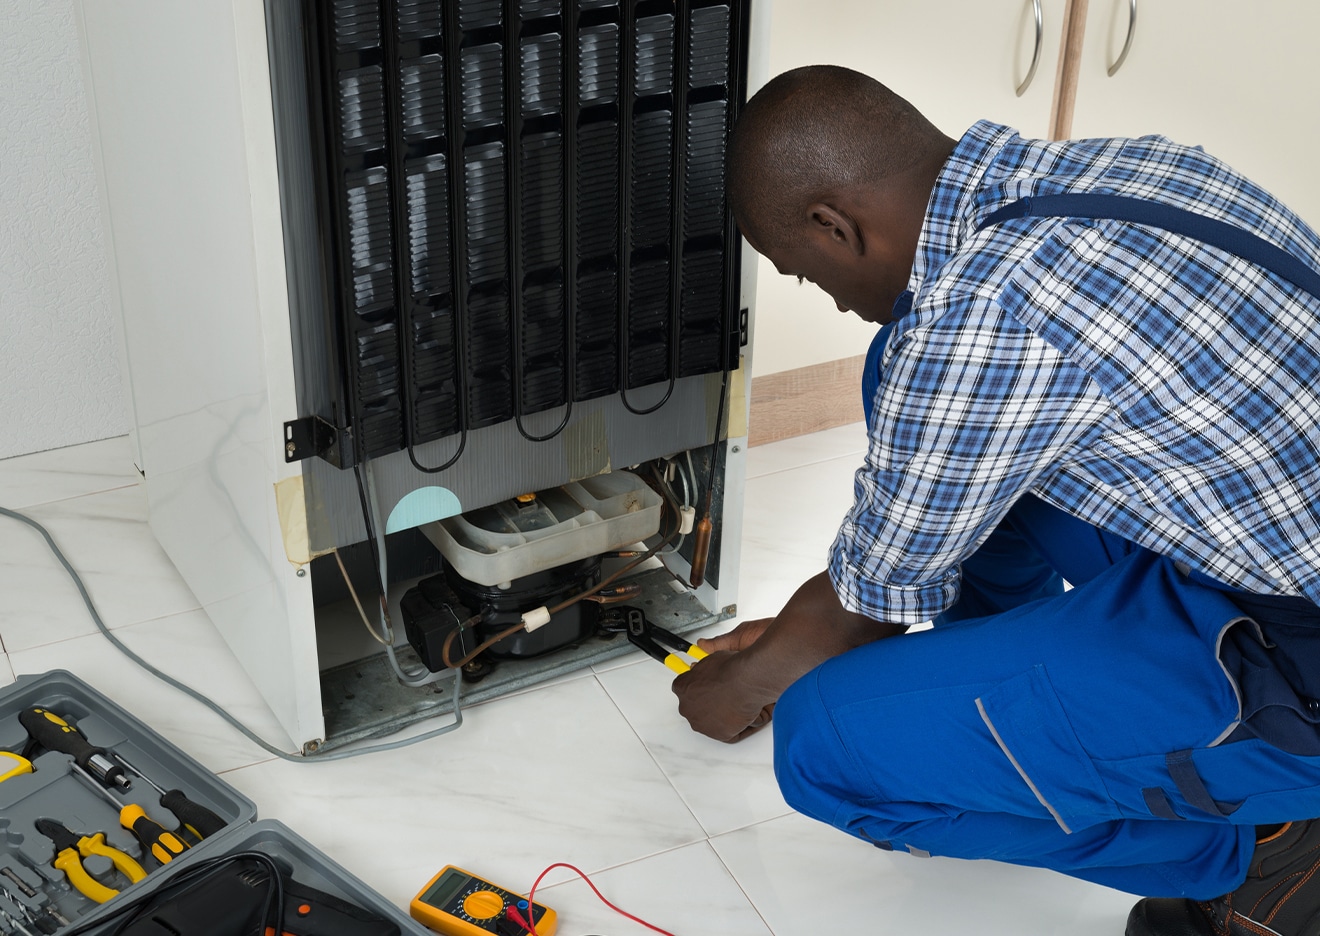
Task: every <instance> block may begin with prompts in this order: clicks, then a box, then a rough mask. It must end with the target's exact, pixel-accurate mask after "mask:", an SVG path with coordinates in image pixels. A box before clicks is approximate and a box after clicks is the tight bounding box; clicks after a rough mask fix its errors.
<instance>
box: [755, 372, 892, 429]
mask: <svg viewBox="0 0 1320 936" xmlns="http://www.w3.org/2000/svg"><path fill="white" fill-rule="evenodd" d="M865 362H866V355H864V354H859V355H857V356H856V357H850V358H842V359H840V360H837V361H826V362H825V363H823V364H812V365H810V366H809V367H798V368H795V369H793V370H787V371H780V372H778V373H776V374H766V375H764V376H762V377H753V378H752V404H751V413H750V417H749V423H748V427H747V428H748V437H747V444H748V445H749V446H750V445H763V444H765V443H766V442H777V441H778V440H780V439H791V438H792V437H793V436H799V435H805V434H807V433H808V432H820V431H821V430H822V429H831V428H833V427H834V426H844V425H847V424H848V423H855V422H860V421H861V420H862V419H864V418H865V414H864V413H863V412H862V389H861V388H862V367H863V365H864V364H865Z"/></svg>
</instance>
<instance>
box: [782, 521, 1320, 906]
mask: <svg viewBox="0 0 1320 936" xmlns="http://www.w3.org/2000/svg"><path fill="white" fill-rule="evenodd" d="M963 572H964V577H963V591H962V596H961V599H960V601H959V602H958V604H957V605H955V606H954V607H953V608H951V609H950V610H949V611H948V612H946V613H945V614H944V615H942V616H941V617H940V618H938V619H937V620H936V622H935V623H936V627H935V628H934V629H933V630H928V631H922V632H916V633H909V634H905V635H903V636H900V637H894V638H890V639H887V640H880V641H877V642H875V643H873V644H869V645H867V646H864V647H860V648H858V649H856V650H853V651H851V652H849V653H846V654H843V655H842V656H839V657H836V658H834V659H832V660H829V661H827V662H826V663H824V664H822V665H821V666H819V667H817V668H816V669H814V670H812V671H811V672H810V673H808V674H807V675H806V676H804V677H803V678H802V679H800V680H798V681H797V682H796V683H795V684H793V685H792V686H791V687H790V688H789V689H788V691H787V692H785V693H784V695H783V697H782V698H781V700H780V702H779V704H778V706H777V708H776V710H775V716H774V736H775V773H776V776H777V778H778V780H779V785H780V788H781V789H782V791H783V794H784V796H785V798H786V799H787V801H788V802H789V804H790V805H792V806H793V807H794V808H795V809H797V810H799V811H800V812H803V813H805V814H807V815H809V816H812V817H814V818H816V819H819V820H821V821H823V822H827V823H830V824H832V825H834V826H836V827H838V828H840V829H842V830H844V831H846V832H849V833H851V834H853V835H855V836H858V837H860V838H863V839H865V840H867V841H870V842H872V843H874V844H875V845H877V846H878V847H881V848H892V849H896V850H905V851H909V852H911V853H913V854H915V855H926V854H930V855H944V856H950V857H959V858H991V859H996V860H1000V861H1006V862H1012V863H1015V864H1022V865H1030V866H1035V867H1045V868H1052V869H1054V870H1056V871H1060V872H1063V873H1065V874H1069V875H1073V876H1075V877H1079V878H1082V879H1084V880H1088V881H1094V882H1097V883H1100V884H1104V885H1107V886H1110V887H1115V888H1119V889H1122V890H1125V891H1129V892H1131V893H1134V894H1141V895H1145V896H1166V897H1173V896H1183V897H1191V898H1194V899H1209V898H1212V897H1216V896H1218V895H1221V894H1224V893H1227V892H1229V891H1231V890H1233V889H1234V888H1236V887H1237V886H1238V885H1239V884H1241V883H1242V881H1243V879H1244V877H1245V875H1246V870H1247V864H1248V861H1249V860H1250V858H1251V854H1252V851H1253V848H1254V843H1255V831H1256V829H1255V827H1256V825H1257V824H1258V823H1275V822H1284V821H1288V820H1292V819H1303V818H1311V817H1316V816H1320V756H1317V755H1320V733H1316V734H1315V737H1314V739H1312V741H1310V742H1305V743H1301V744H1300V746H1294V747H1296V750H1294V751H1293V752H1292V753H1289V752H1288V751H1286V750H1284V749H1283V747H1280V746H1278V745H1276V744H1271V743H1268V742H1266V741H1264V740H1262V739H1261V738H1260V737H1256V736H1253V735H1252V734H1251V733H1250V732H1249V731H1245V730H1244V726H1243V724H1242V722H1243V719H1244V712H1243V707H1242V699H1241V696H1240V689H1239V686H1240V684H1241V683H1244V682H1251V681H1252V678H1253V677H1252V676H1251V675H1250V673H1248V674H1247V675H1246V676H1243V675H1242V669H1243V668H1247V669H1250V667H1251V666H1252V665H1253V664H1252V663H1251V662H1250V661H1251V660H1254V659H1257V657H1259V658H1260V659H1261V660H1263V661H1264V662H1265V664H1266V665H1267V666H1269V665H1270V664H1269V660H1268V659H1267V657H1268V653H1273V652H1276V651H1274V650H1273V649H1269V650H1266V649H1263V648H1273V647H1274V645H1273V644H1271V643H1270V641H1269V640H1268V639H1267V638H1265V637H1264V636H1263V635H1262V633H1261V631H1260V629H1259V628H1258V627H1257V626H1256V624H1254V623H1253V622H1252V621H1251V620H1250V619H1248V618H1247V617H1246V616H1245V615H1244V612H1243V610H1242V609H1241V607H1239V605H1238V604H1236V603H1235V602H1234V600H1233V594H1232V593H1231V591H1228V590H1225V589H1224V588H1223V587H1222V586H1215V585H1214V584H1213V583H1207V582H1205V581H1203V580H1200V579H1198V577H1197V576H1195V575H1194V574H1192V575H1189V574H1185V570H1183V569H1180V567H1177V566H1176V565H1175V564H1174V563H1173V562H1172V561H1170V560H1168V559H1166V558H1164V557H1161V556H1158V555H1155V554H1154V553H1151V552H1149V551H1147V550H1144V549H1141V548H1138V547H1136V546H1134V545H1132V544H1131V543H1129V542H1127V541H1125V540H1123V539H1121V538H1118V537H1114V536H1111V535H1108V534H1105V533H1103V532H1102V531H1099V530H1097V529H1095V528H1094V527H1091V526H1089V525H1087V524H1085V523H1083V522H1081V521H1079V520H1077V519H1075V518H1073V517H1070V516H1068V515H1067V514H1065V513H1063V512H1062V511H1059V510H1056V509H1054V508H1052V507H1050V506H1048V505H1046V504H1045V503H1043V502H1041V501H1039V500H1037V499H1035V498H1033V497H1030V496H1028V497H1025V498H1023V499H1022V500H1021V501H1020V502H1019V503H1018V504H1017V505H1016V506H1015V507H1014V508H1013V510H1012V511H1011V512H1010V514H1009V516H1008V518H1007V519H1006V520H1005V521H1004V523H1003V524H1002V525H1001V526H1000V527H999V528H998V529H997V530H996V531H995V532H994V533H993V534H992V535H991V536H990V538H989V539H988V540H987V541H986V543H985V544H984V545H983V546H982V548H981V549H980V550H979V551H978V552H977V553H976V554H975V555H974V556H972V557H971V558H969V559H968V561H967V562H966V563H965V565H964V569H963ZM1062 579H1067V581H1068V582H1069V583H1071V584H1072V586H1073V588H1072V589H1071V590H1068V591H1065V590H1064V589H1063V585H1062ZM1242 629H1245V630H1242ZM1311 633H1312V634H1320V631H1315V630H1312V631H1311ZM1244 635H1245V636H1244ZM1230 645H1234V646H1236V645H1241V646H1247V647H1248V652H1247V653H1246V654H1245V655H1244V654H1242V653H1237V654H1236V655H1234V656H1233V659H1232V661H1231V665H1226V664H1225V663H1223V662H1222V660H1221V658H1223V657H1224V656H1225V654H1226V650H1225V648H1226V647H1228V646H1230ZM1250 647H1259V648H1262V649H1260V652H1259V654H1256V655H1255V656H1252V654H1253V653H1255V651H1253V650H1250ZM1248 657H1250V660H1248V662H1247V663H1245V664H1244V663H1243V660H1244V659H1247V658H1248ZM1230 673H1232V675H1230ZM1267 675H1268V674H1267ZM1277 684H1280V683H1279V680H1278V679H1275V680H1274V682H1273V683H1271V685H1277ZM1281 691H1282V692H1283V693H1284V694H1285V695H1287V694H1289V692H1290V690H1289V689H1288V687H1287V686H1286V685H1283V688H1282V690H1281ZM1292 703H1293V707H1294V708H1298V709H1300V710H1303V711H1304V709H1305V704H1304V703H1307V700H1306V699H1304V698H1302V699H1301V700H1300V702H1299V701H1298V698H1297V697H1296V696H1293V697H1292ZM1263 707H1264V708H1265V710H1266V711H1267V713H1268V711H1270V710H1272V709H1269V708H1268V706H1263ZM1294 721H1295V722H1296V723H1297V724H1300V725H1301V730H1302V732H1303V733H1305V732H1306V731H1309V730H1311V729H1310V727H1309V723H1308V722H1306V721H1304V720H1301V721H1299V720H1298V719H1296V718H1294ZM1298 750H1302V751H1305V752H1306V753H1298V752H1297V751H1298Z"/></svg>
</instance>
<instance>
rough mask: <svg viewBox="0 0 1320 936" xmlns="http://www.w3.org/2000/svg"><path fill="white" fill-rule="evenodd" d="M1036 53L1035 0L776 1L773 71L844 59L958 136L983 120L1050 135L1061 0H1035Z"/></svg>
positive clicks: (1026, 132)
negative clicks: (1037, 20)
mask: <svg viewBox="0 0 1320 936" xmlns="http://www.w3.org/2000/svg"><path fill="white" fill-rule="evenodd" d="M1038 6H1039V9H1040V12H1041V41H1040V56H1039V60H1038V61H1037V66H1036V73H1035V75H1034V76H1033V77H1032V81H1031V84H1030V85H1029V86H1028V87H1026V88H1025V90H1024V91H1023V93H1022V95H1021V96H1018V94H1017V88H1018V87H1020V86H1021V85H1022V83H1023V82H1024V80H1025V79H1026V76H1027V73H1028V71H1029V69H1030V67H1031V62H1032V58H1033V52H1034V51H1035V47H1036V27H1035V9H1036V7H1037V4H1036V3H1034V2H1033V0H947V2H929V0H925V2H918V3H893V2H879V3H878V2H866V3H845V2H841V0H775V5H774V16H773V20H772V26H771V36H770V74H771V75H776V74H779V73H780V72H783V71H787V70H788V69H790V68H796V67H798V66H800V65H814V64H819V63H828V64H831V65H844V66H847V67H848V68H854V69H856V70H857V71H860V72H864V73H866V74H868V75H871V76H872V77H874V78H875V79H876V80H878V81H880V82H882V83H884V84H885V85H887V86H888V87H890V88H892V89H893V90H894V91H896V92H897V93H899V94H901V95H902V96H903V97H905V98H907V99H908V100H909V101H911V102H912V103H913V104H914V105H916V107H917V108H918V109H919V110H921V111H922V113H924V114H925V115H926V116H927V117H929V118H930V119H931V121H932V122H933V123H934V124H935V125H936V126H938V127H939V128H940V129H941V130H943V131H944V132H945V133H947V134H948V135H949V136H951V137H954V138H957V137H958V136H960V135H961V134H962V132H963V131H964V130H966V129H967V128H968V127H969V126H971V125H972V124H973V123H975V122H976V121H977V120H979V119H981V118H983V117H990V118H993V119H994V120H997V121H1000V122H1001V123H1006V124H1010V125H1012V126H1014V127H1017V128H1018V129H1019V130H1021V131H1022V133H1023V135H1024V136H1036V137H1043V136H1045V135H1046V134H1047V132H1048V125H1049V118H1050V105H1051V104H1052V102H1053V95H1054V82H1055V73H1056V70H1057V69H1058V64H1059V47H1060V36H1061V34H1062V28H1063V14H1064V9H1065V6H1066V4H1065V2H1064V0H1040V3H1039V4H1038Z"/></svg>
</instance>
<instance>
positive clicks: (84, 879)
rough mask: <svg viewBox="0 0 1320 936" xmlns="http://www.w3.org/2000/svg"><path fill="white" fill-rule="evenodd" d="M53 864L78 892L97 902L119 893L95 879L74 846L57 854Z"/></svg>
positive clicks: (104, 900)
mask: <svg viewBox="0 0 1320 936" xmlns="http://www.w3.org/2000/svg"><path fill="white" fill-rule="evenodd" d="M98 834H99V833H98ZM84 841H85V840H84ZM124 857H126V858H127V857H128V856H127V855H125V856H124ZM130 860H132V859H130ZM51 864H53V865H54V866H55V867H56V868H58V869H59V870H61V871H63V872H64V873H65V874H66V875H68V878H69V883H70V884H72V885H73V886H74V888H75V889H77V891H78V893H80V894H82V895H83V896H84V897H87V898H88V899H90V900H94V901H96V902H97V903H105V902H106V901H107V900H109V899H110V898H111V897H113V896H115V895H116V894H118V893H119V891H117V890H115V889H114V888H113V887H106V886H105V885H104V884H102V883H101V882H100V881H97V880H95V879H93V878H92V876H91V875H90V874H88V873H87V870H86V869H85V868H84V867H83V866H82V861H81V859H79V857H78V853H77V852H76V851H74V850H73V849H72V848H66V849H64V851H62V852H60V853H59V854H58V855H56V856H55V860H54V861H53V862H51ZM139 870H141V869H139Z"/></svg>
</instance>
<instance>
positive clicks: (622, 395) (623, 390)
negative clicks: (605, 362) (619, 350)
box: [619, 328, 675, 416]
mask: <svg viewBox="0 0 1320 936" xmlns="http://www.w3.org/2000/svg"><path fill="white" fill-rule="evenodd" d="M624 333H625V334H626V333H627V329H626V328H625V329H624ZM627 353H628V341H627V338H625V339H624V355H625V361H626V355H627ZM623 370H624V374H625V375H626V374H627V373H628V365H627V363H625V364H624V368H623ZM625 379H626V378H625ZM674 383H675V378H674V374H673V372H672V371H671V372H670V374H669V386H668V387H667V388H666V389H665V395H664V396H662V397H661V398H660V402H659V403H657V404H655V406H651V407H648V408H647V409H642V410H639V409H634V408H633V405H632V404H631V403H629V402H628V388H627V387H623V386H621V387H619V399H620V400H622V401H623V408H624V409H626V410H627V411H628V412H630V413H632V414H633V415H634V416H650V415H651V414H652V413H654V412H655V411H656V410H658V409H659V408H660V407H662V406H664V405H665V404H666V403H668V402H669V397H670V396H671V395H672V394H673V392H674Z"/></svg>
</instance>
